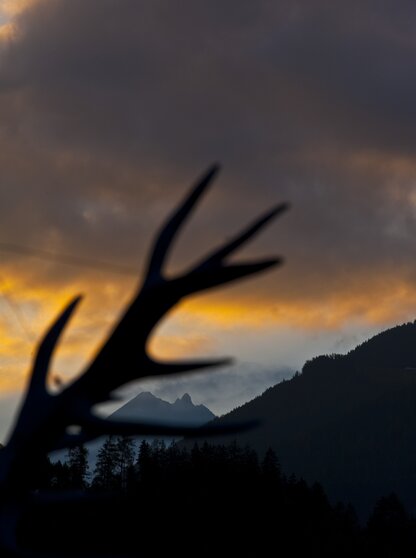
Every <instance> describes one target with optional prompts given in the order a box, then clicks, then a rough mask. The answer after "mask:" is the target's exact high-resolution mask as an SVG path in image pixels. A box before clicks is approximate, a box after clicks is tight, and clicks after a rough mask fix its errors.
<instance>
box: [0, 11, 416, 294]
mask: <svg viewBox="0 0 416 558" xmlns="http://www.w3.org/2000/svg"><path fill="white" fill-rule="evenodd" d="M415 23H416V7H415V5H414V3H413V2H402V3H400V7H399V8H398V6H397V3H396V2H393V1H390V2H387V1H382V2H374V1H359V2H358V1H357V2H348V3H347V2H344V3H334V2H327V1H320V2H313V3H311V2H307V1H306V0H305V1H303V2H293V1H290V2H289V1H287V2H284V1H282V2H270V1H267V0H261V1H259V2H255V3H253V2H248V1H247V2H246V1H243V2H241V1H238V2H237V1H231V0H230V1H229V2H223V1H221V2H219V1H217V0H215V1H212V2H209V3H207V2H200V1H195V0H192V1H191V0H189V1H188V0H187V1H185V2H183V1H182V2H175V1H173V2H165V1H157V0H156V1H155V0H153V1H137V0H117V1H115V0H89V1H88V2H85V0H54V1H50V0H49V1H48V0H42V1H40V2H38V3H36V4H35V5H34V7H33V8H31V9H29V10H27V11H25V12H24V13H23V14H21V15H20V16H19V17H18V19H17V20H16V29H17V32H16V35H15V37H14V39H13V40H11V42H9V43H7V44H5V45H4V46H3V49H2V54H1V58H2V59H1V70H0V119H1V120H0V122H1V124H0V147H1V155H0V162H1V168H2V179H1V180H2V188H1V194H0V195H1V207H0V212H1V224H0V231H1V235H2V237H4V238H7V239H14V240H17V241H19V242H22V243H25V244H29V245H34V244H35V245H37V246H39V245H40V246H42V247H44V248H48V247H49V248H51V249H57V250H60V251H67V252H69V253H81V254H82V255H84V256H92V255H94V256H96V257H99V258H102V259H107V260H108V259H110V260H113V261H118V262H124V263H129V264H131V261H132V259H134V260H135V261H137V263H138V264H139V263H140V261H141V259H140V258H141V256H140V255H141V254H142V253H143V251H144V247H145V246H146V245H147V243H148V241H149V236H150V234H151V232H152V231H154V229H155V228H156V227H157V224H158V223H159V222H160V219H161V218H162V217H163V215H165V214H166V212H167V211H168V210H169V208H170V207H172V205H174V204H175V203H176V200H177V199H178V197H180V196H182V193H183V191H184V189H185V188H186V186H187V184H188V183H189V182H190V181H191V179H192V178H193V177H194V176H195V175H196V174H197V173H198V172H199V171H200V170H202V169H203V168H204V167H205V166H206V164H207V163H209V162H211V161H212V160H215V159H220V160H222V161H223V163H224V165H225V173H224V175H223V177H222V178H221V184H218V185H217V186H216V188H215V189H214V190H213V192H212V194H210V197H209V198H207V200H206V201H205V202H204V204H205V205H204V207H203V208H201V211H200V213H199V214H198V217H197V218H196V223H195V224H194V225H193V226H191V228H190V229H189V230H188V239H187V240H184V241H183V242H182V244H181V248H182V252H181V253H182V254H184V256H178V258H179V261H183V260H182V259H181V258H184V259H186V258H188V259H189V258H190V257H191V255H192V254H193V253H194V254H195V253H196V252H197V251H199V250H200V248H199V246H200V245H201V246H202V245H203V246H205V247H208V246H209V245H210V243H211V242H217V241H219V240H220V239H221V238H223V237H224V235H227V234H229V233H230V232H232V231H233V229H234V228H235V227H237V228H238V226H239V225H238V224H239V223H243V222H244V221H245V219H247V218H249V217H250V216H251V215H253V213H255V212H256V211H257V209H258V210H261V209H262V208H263V207H267V206H268V205H270V204H271V203H274V202H275V201H278V200H280V199H282V198H287V199H289V200H290V201H292V203H293V206H294V209H293V212H292V214H291V215H290V216H287V217H285V218H284V219H282V220H281V222H280V223H279V224H278V225H276V226H273V229H272V230H269V231H268V232H267V233H266V234H265V235H264V237H263V240H259V241H258V244H256V248H252V249H250V250H247V254H250V253H254V252H256V251H257V250H261V251H266V252H267V251H268V250H271V251H272V252H276V251H277V252H283V253H284V254H285V255H286V257H287V260H288V262H289V263H288V265H287V266H286V268H285V269H284V270H282V272H281V275H280V277H279V279H278V280H277V283H276V276H274V277H273V278H268V279H264V280H263V282H262V283H261V285H262V289H263V291H264V293H266V292H267V294H268V296H271V295H272V294H273V293H275V294H273V297H274V298H276V299H278V298H279V296H283V297H286V299H287V298H289V299H290V298H293V299H294V300H295V299H296V300H298V299H302V297H305V298H307V299H308V298H310V299H313V300H320V298H321V297H323V296H325V295H327V294H328V293H330V294H336V293H337V292H340V293H343V292H346V291H348V290H349V289H359V288H362V285H364V284H366V283H367V284H368V283H370V284H371V281H372V280H373V279H374V278H376V277H379V276H380V275H381V274H382V275H385V276H387V277H392V276H397V277H398V279H400V280H401V281H404V282H410V281H411V280H412V279H413V276H414V267H413V262H412V255H413V253H414V249H413V238H414V235H415V232H416V226H415V203H416V202H415V197H414V194H413V191H414V180H415V177H416V159H415V147H416V136H415V130H416V125H415V124H416V112H415V104H414V98H415V93H416V78H415V76H416V73H415V70H416V62H415V60H416V57H415V54H416V53H415V50H416V43H415V41H414V37H413V35H414V33H413V29H414V25H415ZM73 273H75V272H73ZM55 274H56V275H57V274H58V272H55ZM53 275H54V274H52V275H49V280H53ZM276 291H278V292H276ZM238 292H242V291H238Z"/></svg>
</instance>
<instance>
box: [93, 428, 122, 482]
mask: <svg viewBox="0 0 416 558" xmlns="http://www.w3.org/2000/svg"><path fill="white" fill-rule="evenodd" d="M118 466H119V457H118V448H117V442H116V440H115V439H114V437H113V436H109V437H108V438H107V439H106V441H105V442H104V444H103V446H102V447H101V448H100V450H99V452H98V456H97V463H96V466H95V470H94V479H93V486H95V487H98V488H105V489H115V488H117V487H118V485H119V477H118V475H117V473H118V471H117V468H118Z"/></svg>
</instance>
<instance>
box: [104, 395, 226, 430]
mask: <svg viewBox="0 0 416 558" xmlns="http://www.w3.org/2000/svg"><path fill="white" fill-rule="evenodd" d="M214 418H215V415H214V413H212V412H211V411H210V410H209V409H208V407H205V405H194V403H193V402H192V399H191V396H190V395H189V394H188V393H185V394H184V395H183V396H182V397H178V398H177V399H176V401H175V402H174V403H169V402H168V401H164V400H163V399H160V398H159V397H156V396H155V395H153V394H152V393H150V392H149V391H143V392H141V393H139V394H138V395H136V396H135V397H133V399H130V401H128V402H127V403H126V404H125V405H123V406H122V407H120V409H117V411H115V412H114V413H112V415H111V419H115V420H127V419H128V420H130V419H132V420H137V421H139V420H152V421H157V422H168V423H169V424H174V423H175V422H176V423H177V424H189V425H194V426H201V425H203V424H205V423H207V422H209V421H210V420H212V419H214Z"/></svg>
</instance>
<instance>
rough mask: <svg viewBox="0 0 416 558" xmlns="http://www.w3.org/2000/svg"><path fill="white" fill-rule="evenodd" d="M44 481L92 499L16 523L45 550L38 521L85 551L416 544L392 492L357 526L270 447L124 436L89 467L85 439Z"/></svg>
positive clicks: (344, 508)
mask: <svg viewBox="0 0 416 558" xmlns="http://www.w3.org/2000/svg"><path fill="white" fill-rule="evenodd" d="M43 488H44V489H46V490H50V491H51V492H52V493H53V492H55V491H57V490H59V491H62V489H65V490H67V491H68V490H69V493H71V491H72V493H73V494H75V493H76V492H77V491H82V492H83V493H84V494H86V495H87V496H88V497H87V499H86V500H85V501H80V502H76V500H75V499H74V502H71V499H70V500H68V501H66V502H65V503H63V504H60V505H57V506H56V507H55V509H54V511H53V512H51V508H50V507H45V508H44V510H42V509H40V510H36V513H33V510H31V511H30V513H28V516H27V517H28V521H27V523H26V524H25V525H23V526H22V530H23V531H25V536H26V540H28V541H30V546H31V548H35V549H36V548H37V549H38V550H45V546H44V545H45V539H44V538H42V537H41V533H42V526H44V525H48V538H47V540H48V544H50V545H51V548H56V545H57V544H59V542H60V541H61V540H62V537H64V538H65V540H66V545H67V547H68V548H67V550H68V551H69V550H70V549H71V545H72V546H73V547H74V549H78V550H79V548H82V549H83V550H84V551H87V550H88V544H90V545H91V550H94V552H97V551H101V552H103V553H104V554H105V552H108V551H109V550H110V552H112V553H114V554H115V555H118V554H120V555H121V554H123V553H124V554H127V555H136V553H138V554H140V553H141V552H143V551H144V550H145V549H146V550H149V549H151V550H153V551H154V550H159V551H171V550H173V548H174V547H175V546H176V545H177V544H178V537H179V540H181V539H184V544H185V543H186V544H185V547H184V548H183V549H182V550H181V552H182V554H183V555H189V556H191V555H195V554H194V553H193V552H191V549H193V551H194V552H195V548H196V547H195V544H197V545H198V548H199V550H200V552H199V554H202V555H212V554H213V553H215V552H218V549H219V548H221V549H222V550H223V551H224V552H230V553H243V552H256V553H259V552H260V553H263V552H266V550H267V549H268V548H269V547H270V545H271V544H273V545H275V547H276V548H278V547H280V548H283V547H284V548H287V547H289V548H291V549H292V551H293V552H295V553H296V552H300V551H305V550H310V551H314V552H318V553H319V555H320V556H329V555H331V556H335V555H336V556H350V555H351V554H353V553H359V552H363V551H365V552H373V551H377V553H378V555H379V556H390V555H394V556H401V555H402V554H401V552H402V551H403V552H405V551H404V549H406V552H407V549H408V548H409V547H410V548H413V549H416V523H415V521H414V519H413V518H412V517H411V516H410V515H409V514H408V512H407V511H406V510H405V508H404V507H403V505H402V504H401V502H400V501H399V499H398V498H397V497H396V496H395V495H394V494H392V495H389V496H387V497H385V498H382V499H381V500H380V501H379V502H378V503H377V504H376V506H375V509H374V511H373V513H372V515H371V517H370V518H369V520H368V522H367V523H366V525H360V523H359V521H358V520H357V516H356V514H355V512H354V509H353V508H352V506H350V505H348V504H347V505H345V504H341V503H338V504H335V505H334V504H333V503H331V502H329V500H328V498H327V496H326V494H325V491H324V489H323V488H322V486H321V485H319V484H318V483H316V484H314V485H312V486H309V485H308V484H307V483H306V482H305V481H304V480H302V479H298V478H296V477H295V476H293V475H291V476H287V475H285V474H284V473H283V472H282V470H281V467H280V463H279V459H278V457H277V456H276V454H275V453H274V451H273V450H272V449H269V450H268V451H267V452H266V453H265V455H264V456H262V457H260V458H259V456H258V455H257V453H256V452H255V451H253V450H252V449H250V448H249V447H240V446H239V445H238V444H236V443H232V444H229V445H212V444H208V443H206V442H205V443H203V444H201V445H199V444H195V445H194V446H193V447H192V448H188V447H186V446H185V445H183V444H180V443H179V444H177V443H172V444H170V445H165V444H164V443H163V442H161V441H154V442H152V443H149V442H147V441H142V442H141V444H140V447H139V448H138V449H137V448H136V446H135V443H134V442H133V441H132V440H131V439H129V438H118V437H110V438H107V439H106V441H105V443H104V444H103V446H102V447H101V449H100V451H99V453H98V457H97V461H96V465H95V468H94V470H93V471H89V470H88V452H87V450H86V448H84V447H83V446H80V447H77V448H73V449H71V450H69V453H68V458H67V460H66V462H65V463H61V462H58V463H51V462H50V461H49V462H48V464H47V467H46V468H45V475H44V486H43ZM68 525H71V537H70V538H68V535H67V526H68ZM63 532H64V533H66V534H63ZM219 541H221V543H219ZM191 542H192V544H191ZM54 545H55V546H54ZM100 545H102V548H100ZM136 545H139V547H140V552H139V551H138V548H137V547H136ZM189 545H191V546H190V547H189V548H188V546H189ZM46 550H47V549H46ZM202 550H203V552H202ZM391 553H393V554H391ZM403 555H405V554H403Z"/></svg>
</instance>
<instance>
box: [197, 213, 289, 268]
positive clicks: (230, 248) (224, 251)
mask: <svg viewBox="0 0 416 558" xmlns="http://www.w3.org/2000/svg"><path fill="white" fill-rule="evenodd" d="M287 209H289V204H288V203H281V204H279V205H277V206H276V207H274V208H273V209H272V210H270V211H267V212H266V213H264V214H263V215H261V216H260V217H259V218H258V219H256V220H255V221H254V222H253V223H252V224H251V225H249V226H248V227H247V228H246V229H245V230H244V231H242V232H241V233H240V234H238V235H237V236H236V237H235V238H234V239H233V240H231V241H230V242H228V243H227V244H225V245H224V246H222V247H221V248H219V249H218V250H216V251H215V252H214V253H212V254H211V255H210V256H208V257H206V258H204V260H202V261H201V263H200V264H198V265H196V266H195V268H194V269H195V270H197V269H203V268H206V267H208V266H211V265H214V264H219V263H222V262H223V260H224V259H225V258H226V257H227V256H229V255H230V254H232V252H235V251H236V250H237V249H238V248H239V247H240V246H242V245H243V244H245V243H246V242H247V241H248V240H250V239H251V238H252V237H253V236H255V235H256V234H257V233H258V232H259V231H260V230H261V229H262V228H263V227H265V226H266V225H267V224H268V223H269V222H270V221H271V220H272V219H274V218H275V217H277V216H278V215H280V214H282V213H283V212H284V211H286V210H287Z"/></svg>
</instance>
